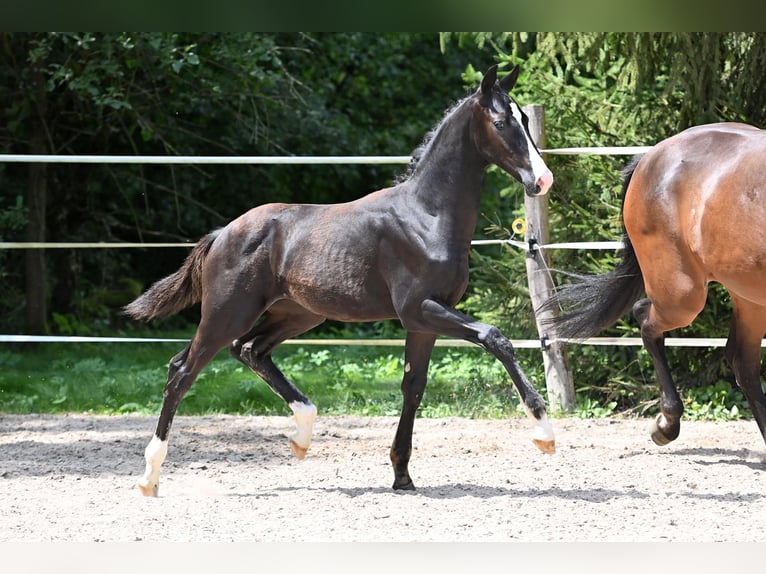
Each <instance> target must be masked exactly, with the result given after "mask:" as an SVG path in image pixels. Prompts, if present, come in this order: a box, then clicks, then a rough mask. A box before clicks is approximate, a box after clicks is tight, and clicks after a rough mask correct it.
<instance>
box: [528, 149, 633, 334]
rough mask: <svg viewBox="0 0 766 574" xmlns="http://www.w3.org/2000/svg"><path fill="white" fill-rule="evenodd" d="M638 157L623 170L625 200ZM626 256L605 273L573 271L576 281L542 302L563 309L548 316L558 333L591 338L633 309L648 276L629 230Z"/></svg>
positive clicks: (555, 308) (545, 308) (545, 305)
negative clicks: (579, 273)
mask: <svg viewBox="0 0 766 574" xmlns="http://www.w3.org/2000/svg"><path fill="white" fill-rule="evenodd" d="M640 159H641V156H637V157H635V158H634V159H633V161H632V162H631V163H630V164H629V165H628V166H627V167H626V168H625V171H624V172H623V176H624V179H623V188H622V191H623V203H624V201H625V192H626V191H627V189H628V184H629V183H630V179H631V177H632V176H633V172H634V171H635V169H636V165H638V162H639V160H640ZM623 243H624V245H625V247H624V248H623V250H622V259H621V261H620V263H619V264H618V265H617V267H615V268H614V269H613V270H612V271H609V272H608V273H604V274H601V275H578V274H570V275H571V276H572V277H573V278H574V282H573V283H570V284H566V285H562V286H560V287H559V288H558V290H557V292H556V293H555V294H554V295H553V296H552V297H551V298H549V299H548V300H547V301H546V302H545V303H543V305H542V307H541V308H542V309H543V310H549V311H552V310H558V309H561V310H562V313H561V315H560V316H554V317H551V318H550V319H547V320H546V321H545V322H546V324H548V325H550V326H551V327H552V328H553V331H554V332H555V334H556V336H558V337H563V338H571V339H587V338H588V337H592V336H593V335H596V334H597V333H599V332H601V331H603V330H604V329H607V328H609V327H611V326H612V325H614V324H615V323H616V322H617V321H618V320H619V319H620V317H622V316H623V315H625V314H627V313H628V312H630V311H631V309H632V307H633V304H634V303H635V302H636V301H638V299H639V298H640V297H641V295H642V294H643V292H644V277H643V274H642V273H641V268H640V267H639V266H638V259H636V253H635V251H634V250H633V245H632V244H631V242H630V238H629V237H628V234H627V233H624V234H623Z"/></svg>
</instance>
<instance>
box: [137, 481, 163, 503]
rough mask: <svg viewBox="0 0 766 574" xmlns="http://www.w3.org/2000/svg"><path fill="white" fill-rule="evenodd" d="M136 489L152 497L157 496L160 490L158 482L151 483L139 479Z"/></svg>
mask: <svg viewBox="0 0 766 574" xmlns="http://www.w3.org/2000/svg"><path fill="white" fill-rule="evenodd" d="M138 490H140V491H141V494H143V495H144V496H151V497H152V498H157V496H159V492H160V483H159V482H157V483H155V484H151V483H149V482H147V481H145V480H143V479H141V480H139V481H138Z"/></svg>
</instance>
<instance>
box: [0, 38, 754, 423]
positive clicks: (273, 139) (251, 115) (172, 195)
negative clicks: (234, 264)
mask: <svg viewBox="0 0 766 574" xmlns="http://www.w3.org/2000/svg"><path fill="white" fill-rule="evenodd" d="M493 61H497V62H499V63H500V64H501V69H504V70H505V69H508V67H509V66H510V65H512V64H517V63H519V64H521V69H522V74H521V77H520V80H519V82H518V85H517V88H516V89H515V93H514V95H515V97H516V99H517V100H518V101H519V102H520V103H522V104H529V103H538V104H542V105H544V107H545V110H546V132H547V133H546V136H547V147H569V146H610V145H648V144H652V143H654V142H656V141H658V140H660V139H662V138H664V137H667V136H669V135H671V134H673V133H676V132H677V131H679V130H681V129H683V128H685V127H687V126H689V125H693V124H698V123H704V122H709V121H720V120H737V121H746V122H750V123H753V124H755V125H760V126H763V125H764V124H765V123H766V90H763V87H762V86H761V78H762V75H763V74H762V70H763V66H764V64H766V36H764V35H763V34H755V33H664V34H649V33H646V34H644V33H641V34H639V33H557V34H554V33H505V34H492V33H461V34H455V33H444V34H441V35H437V34H396V33H389V34H369V33H325V34H313V33H312V34H295V33H274V34H264V33H248V34H226V33H216V34H213V33H205V34H198V33H194V34H193V33H183V34H175V33H131V34H128V33H106V34H92V33H35V34H20V33H18V34H11V33H0V102H1V103H2V105H1V106H0V152H2V153H54V154H141V155H152V154H156V155H162V154H182V155H290V154H293V155H367V154H369V155H406V154H408V153H409V152H410V151H411V150H412V149H414V148H415V147H416V146H417V145H418V144H419V143H420V141H421V140H422V138H423V137H424V135H425V134H426V133H427V131H428V130H429V129H430V128H431V127H432V126H433V125H434V124H435V123H436V122H437V121H438V120H439V119H440V117H441V116H442V114H443V112H444V110H445V109H446V108H447V107H449V105H450V104H451V103H453V102H454V101H455V100H456V99H458V98H459V97H461V96H462V95H463V94H464V91H465V89H467V88H470V87H475V86H476V85H477V82H478V81H479V80H480V78H481V72H482V71H484V69H485V68H486V67H487V65H489V64H490V63H492V62H493ZM547 161H548V164H549V165H550V167H551V168H552V170H553V172H554V174H555V177H556V181H555V184H554V187H553V190H552V193H551V194H550V206H551V208H550V214H551V235H552V237H551V239H552V240H553V241H582V240H613V239H617V238H618V237H619V236H620V234H621V224H620V218H619V212H620V190H621V181H620V170H621V168H622V166H623V165H624V164H625V163H627V161H628V158H626V157H622V156H549V157H548V158H547ZM402 169H403V167H402V166H392V165H383V166H318V167H308V166H258V165H253V166H168V165H159V166H151V165H143V166H142V165H108V164H91V165H78V164H47V165H46V164H13V163H0V189H2V192H0V241H22V240H28V241H43V240H45V241H195V240H196V239H197V238H198V237H200V236H201V235H202V234H204V233H206V232H207V231H209V230H210V229H211V228H213V227H216V226H220V225H223V224H225V223H226V222H227V221H229V220H230V219H232V218H233V217H235V216H237V215H239V214H240V213H242V212H243V211H245V210H247V209H249V208H250V207H252V206H254V205H257V204H261V203H264V202H269V201H294V202H297V201H306V202H322V203H326V202H335V201H344V200H348V199H353V198H355V197H359V196H361V195H363V194H365V193H367V192H369V191H372V190H374V189H378V188H380V187H384V186H385V185H388V184H390V182H391V181H392V179H393V178H394V177H395V176H396V175H397V174H398V173H399V172H400V171H402ZM486 190H487V193H486V194H485V198H484V203H483V215H484V218H483V223H482V225H481V226H480V229H479V230H478V232H479V234H480V235H483V236H486V237H503V238H505V237H508V236H511V235H513V232H512V230H510V222H512V221H513V220H514V219H515V218H517V217H523V197H522V193H523V192H522V189H521V187H520V186H519V185H518V184H516V182H513V181H512V180H511V179H510V178H509V177H508V176H506V175H505V174H503V173H500V172H499V171H498V170H490V173H489V175H488V178H487V182H486ZM186 253H187V250H185V249H181V248H179V249H155V250H134V249H125V250H103V249H93V250H87V249H78V250H68V249H52V250H47V251H44V252H43V251H39V250H37V251H34V252H33V251H32V250H29V251H26V252H25V251H22V250H0V282H2V285H3V289H2V291H0V331H2V332H6V333H21V332H28V333H44V332H55V333H75V334H79V335H88V334H114V333H116V332H122V331H124V330H125V329H130V328H132V326H131V325H130V323H127V322H125V320H124V319H123V318H122V317H121V315H120V314H119V307H120V306H121V305H123V304H124V303H126V302H127V301H129V300H130V299H131V298H132V297H134V296H135V295H137V294H138V293H139V292H140V290H141V289H142V288H143V287H145V286H146V285H147V284H148V283H149V282H151V281H153V280H155V279H157V278H159V277H160V276H162V275H164V274H166V273H168V272H170V271H172V270H174V269H176V268H177V266H178V264H179V263H180V261H181V260H182V259H183V257H184V256H185V255H186ZM549 257H550V260H551V264H552V266H553V267H556V268H559V269H566V270H577V271H585V272H590V273H593V272H598V271H602V270H604V269H605V268H607V267H608V266H609V265H611V264H612V263H613V262H614V261H615V260H616V254H615V253H610V252H603V251H598V252H584V251H556V252H551V253H549ZM472 265H473V270H472V283H471V287H470V290H469V293H468V296H467V298H466V299H465V300H464V302H463V303H462V304H461V306H462V308H463V309H464V310H466V311H468V312H470V313H471V314H474V315H475V316H477V317H479V318H481V319H484V320H486V321H489V322H492V323H495V324H497V325H498V326H500V327H501V328H502V329H503V330H505V331H506V332H507V333H508V334H509V335H511V336H512V337H518V338H527V337H536V336H537V335H536V330H535V326H534V320H533V316H532V309H531V305H530V303H529V298H528V295H527V288H526V277H525V268H524V258H523V256H521V254H520V253H519V252H518V251H517V250H515V249H514V248H499V247H478V248H477V249H476V250H475V253H474V256H473V260H472ZM556 280H557V281H561V280H564V279H563V278H561V277H559V276H557V277H556ZM727 317H728V301H727V298H726V295H725V293H724V292H723V291H722V290H720V289H717V288H713V289H711V294H710V296H709V304H708V307H707V309H706V310H705V312H704V313H703V314H702V315H701V316H700V318H699V319H698V320H697V321H696V322H695V324H694V325H693V326H692V327H690V328H689V329H687V330H685V331H684V334H686V335H694V336H724V335H725V332H726V328H727V326H728V325H727V323H728V318H727ZM193 319H194V310H192V311H190V312H189V313H186V314H184V315H182V316H181V317H180V318H178V319H174V320H169V321H166V322H165V323H161V324H159V326H160V327H161V328H170V327H179V328H183V327H184V325H185V324H186V322H187V321H188V320H193ZM325 328H328V329H334V328H337V326H333V325H328V326H326V327H325ZM376 328H378V327H375V326H373V327H370V328H369V329H376ZM386 328H388V327H386ZM362 332H364V329H362ZM369 332H370V333H372V332H373V331H371V330H370V331H369ZM612 334H631V335H635V323H634V322H633V321H632V319H631V318H630V317H625V318H624V320H623V321H622V322H621V323H619V324H618V325H617V326H616V327H615V328H614V329H613V333H612ZM569 352H570V359H571V361H572V364H573V367H574V370H575V372H576V381H575V383H576V386H577V388H578V393H579V395H580V399H581V401H584V402H585V403H587V402H588V401H591V402H592V404H594V405H602V407H601V408H608V409H609V410H629V409H635V410H638V411H643V410H645V409H649V410H651V409H652V408H653V404H652V401H653V400H654V397H655V395H656V393H655V389H654V382H653V380H654V377H653V370H652V367H651V364H650V363H649V361H648V358H647V356H646V354H645V353H643V351H640V350H637V349H634V348H629V349H623V348H602V347H599V348H589V347H571V348H570V351H569ZM681 353H682V354H683V356H682V357H680V354H681ZM669 355H670V357H669V358H670V360H671V362H673V363H675V364H681V363H683V364H686V365H688V366H689V369H688V371H685V370H679V371H678V377H679V383H680V385H681V387H682V388H683V389H685V390H686V391H687V395H688V396H689V397H691V398H690V400H696V399H694V397H697V398H699V397H702V396H703V394H704V393H708V394H710V393H713V394H714V395H715V396H718V397H722V396H723V397H727V399H726V400H729V399H728V397H729V394H728V392H727V391H726V389H727V388H729V386H730V382H732V381H733V378H732V376H731V374H730V372H729V370H728V368H726V366H725V363H724V360H723V353H722V350H721V349H683V350H681V349H670V350H669ZM538 359H539V356H537V357H536V358H535V363H537V362H539V361H538ZM530 369H531V370H535V367H530ZM711 389H712V390H711ZM715 389H717V390H715ZM703 391H704V392H703ZM695 393H696V394H695ZM715 393H718V394H715ZM607 405H609V406H608V407H607ZM729 406H731V405H729Z"/></svg>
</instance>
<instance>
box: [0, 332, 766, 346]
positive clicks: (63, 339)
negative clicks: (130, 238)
mask: <svg viewBox="0 0 766 574" xmlns="http://www.w3.org/2000/svg"><path fill="white" fill-rule="evenodd" d="M189 341H190V339H172V338H169V339H162V338H152V337H74V336H67V335H61V336H58V335H0V343H188V342H189ZM510 341H511V343H512V344H513V346H514V347H516V348H517V349H539V348H540V347H541V342H540V340H538V339H511V340H510ZM547 342H548V343H551V342H562V343H575V344H579V345H594V346H616V347H641V346H643V342H642V341H641V338H640V337H592V338H590V339H585V340H579V339H555V340H553V341H547ZM404 343H405V340H404V339H288V340H287V341H284V343H282V344H284V345H318V346H336V345H338V346H346V345H349V346H365V347H403V346H404ZM436 346H437V347H474V346H476V345H475V344H474V343H470V342H468V341H463V340H462V339H437V340H436ZM665 346H666V347H724V346H726V339H725V338H720V337H711V338H704V337H668V338H666V339H665ZM761 347H766V340H762V341H761Z"/></svg>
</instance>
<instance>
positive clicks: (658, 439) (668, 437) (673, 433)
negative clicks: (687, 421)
mask: <svg viewBox="0 0 766 574" xmlns="http://www.w3.org/2000/svg"><path fill="white" fill-rule="evenodd" d="M663 421H665V422H667V419H665V417H664V416H663V415H662V414H659V415H657V418H655V419H654V422H653V423H652V427H651V434H650V436H651V437H652V441H653V442H654V444H656V445H657V446H665V445H666V444H669V443H671V442H673V441H674V440H676V439H677V438H678V435H679V433H680V432H681V423H680V422H676V423H675V424H671V425H669V426H668V427H667V428H662V422H663Z"/></svg>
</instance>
